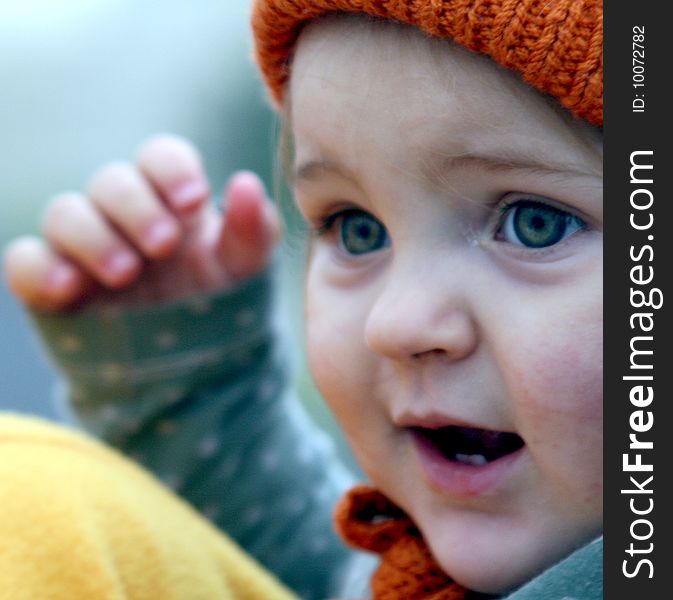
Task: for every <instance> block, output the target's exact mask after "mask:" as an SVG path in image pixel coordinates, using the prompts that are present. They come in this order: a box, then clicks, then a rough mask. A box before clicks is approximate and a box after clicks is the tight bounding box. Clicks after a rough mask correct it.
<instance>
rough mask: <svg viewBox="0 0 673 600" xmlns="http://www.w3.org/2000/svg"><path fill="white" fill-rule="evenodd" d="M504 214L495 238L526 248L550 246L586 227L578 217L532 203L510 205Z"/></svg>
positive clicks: (528, 201)
mask: <svg viewBox="0 0 673 600" xmlns="http://www.w3.org/2000/svg"><path fill="white" fill-rule="evenodd" d="M504 213H505V218H504V220H503V221H502V225H501V226H500V228H499V229H498V231H497V234H496V238H497V239H499V240H501V241H505V242H509V243H511V244H515V245H517V246H525V247H526V248H546V247H548V246H553V245H554V244H558V243H559V242H560V241H561V240H564V239H565V238H567V237H568V236H570V235H572V234H573V233H575V232H576V231H578V230H580V229H583V228H584V227H586V223H585V222H584V221H582V219H580V218H579V217H576V216H575V215H572V214H570V213H568V212H566V211H564V210H560V209H558V208H555V207H553V206H549V205H548V204H544V203H543V202H535V201H533V200H520V201H518V202H514V203H513V204H510V205H509V206H507V207H506V208H505V209H504Z"/></svg>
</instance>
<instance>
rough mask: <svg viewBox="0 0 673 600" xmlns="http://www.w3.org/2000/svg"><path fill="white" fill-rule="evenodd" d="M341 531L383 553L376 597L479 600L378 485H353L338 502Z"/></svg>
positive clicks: (375, 580) (375, 585)
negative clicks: (445, 568) (447, 571)
mask: <svg viewBox="0 0 673 600" xmlns="http://www.w3.org/2000/svg"><path fill="white" fill-rule="evenodd" d="M335 522H336V527H337V531H338V532H339V534H340V535H341V537H342V538H343V539H344V540H345V541H346V542H348V543H349V544H351V545H352V546H355V547H356V548H359V549H361V550H367V551H369V552H375V553H377V554H379V555H380V557H381V563H380V565H379V567H378V569H377V570H376V572H375V573H374V575H373V576H372V580H371V584H372V593H373V600H477V599H478V598H486V596H483V595H482V594H478V593H476V592H471V591H469V590H467V589H466V588H464V587H462V586H461V585H458V584H457V583H455V582H454V581H453V580H452V579H451V578H450V577H448V576H447V575H446V574H445V573H444V572H443V571H442V569H441V567H440V566H439V565H438V564H437V562H436V561H435V559H434V558H433V556H432V554H431V553H430V550H429V549H428V547H427V546H426V544H425V542H424V541H423V538H422V536H421V534H420V532H419V530H418V529H417V528H416V526H415V525H414V524H413V522H412V521H411V519H410V518H409V517H408V516H407V515H406V514H405V513H404V512H403V511H402V510H401V509H400V508H399V507H397V506H396V505H395V504H393V503H392V502H391V501H390V500H388V498H386V496H384V495H383V494H381V493H380V492H379V491H377V490H376V489H374V488H371V487H368V486H364V485H360V486H356V487H355V488H353V489H352V490H351V491H350V492H349V493H348V494H347V495H346V496H344V498H343V499H342V500H341V502H340V503H339V505H338V506H337V510H336V513H335Z"/></svg>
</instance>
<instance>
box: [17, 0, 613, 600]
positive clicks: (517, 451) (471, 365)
mask: <svg viewBox="0 0 673 600" xmlns="http://www.w3.org/2000/svg"><path fill="white" fill-rule="evenodd" d="M351 13H352V14H351ZM363 13H366V14H363ZM253 26H254V28H255V34H256V42H257V57H258V61H259V63H260V66H261V68H262V71H263V74H264V76H265V79H266V82H267V84H268V86H269V88H270V90H271V92H272V95H273V97H274V99H275V101H276V103H277V104H278V106H279V107H280V109H281V111H282V114H283V118H284V119H286V121H287V123H288V125H289V127H290V130H291V136H292V146H293V153H294V154H293V166H292V173H291V175H290V179H291V184H292V188H293V191H294V196H295V200H296V205H297V207H298V209H299V211H300V212H301V214H302V215H303V217H304V218H305V220H306V223H307V225H308V228H309V230H310V242H309V254H308V260H307V268H306V271H307V272H306V287H305V302H306V347H307V354H308V358H309V363H310V368H311V372H312V374H313V376H314V378H315V381H316V383H317V385H318V388H319V389H320V391H321V393H322V395H323V397H324V398H325V400H326V401H327V403H328V404H329V406H330V407H331V409H332V410H333V412H334V413H335V415H336V417H337V419H338V421H339V423H340V424H341V426H342V427H343V431H344V432H345V434H346V437H347V439H348V441H349V442H350V445H351V447H352V449H353V452H354V454H355V456H356V458H357V459H358V462H359V464H360V466H361V467H362V469H363V471H364V472H365V474H366V475H367V477H368V479H369V480H370V482H371V483H372V484H373V486H375V488H376V490H377V491H376V492H372V491H371V490H364V491H361V492H359V495H358V494H356V495H355V496H353V497H351V502H352V504H350V505H347V506H346V508H345V509H344V510H345V511H346V512H345V513H343V511H342V517H343V519H342V522H341V527H342V530H343V531H344V534H345V535H346V536H347V537H349V539H350V538H352V537H357V536H354V535H353V534H352V532H353V528H354V523H355V525H359V524H362V523H361V521H367V522H368V523H365V524H364V525H363V526H365V527H366V526H369V527H370V528H371V532H372V535H374V536H376V535H377V531H378V532H379V533H380V529H377V527H378V526H379V525H380V524H381V523H380V521H381V519H384V524H386V523H388V524H389V523H395V522H402V523H404V524H405V526H404V527H405V529H404V531H403V532H402V533H399V532H398V533H396V534H395V536H393V537H396V539H395V541H396V542H400V543H406V542H407V541H408V539H409V532H410V531H411V532H412V533H411V538H413V540H414V543H415V544H416V547H417V551H414V552H417V553H416V554H414V556H419V557H420V556H425V557H426V559H427V565H426V567H427V568H424V570H422V571H421V575H420V580H421V584H420V588H419V589H418V590H415V591H414V592H413V594H416V593H418V594H419V595H417V596H416V595H412V592H410V591H409V590H410V589H411V588H408V587H404V586H406V585H408V584H407V583H403V584H400V583H399V581H401V579H400V578H399V577H397V576H396V575H394V574H391V571H390V569H392V567H391V566H390V564H387V561H388V559H389V558H390V556H389V551H390V549H391V548H392V547H393V546H394V545H391V544H389V543H387V542H386V543H385V544H382V543H379V542H380V541H381V540H380V539H379V541H378V542H376V541H374V542H372V541H371V539H369V540H368V541H365V542H362V544H361V545H363V546H365V547H367V548H370V549H373V550H375V551H379V552H381V553H382V554H383V566H382V567H381V568H380V569H379V571H378V572H377V574H376V575H375V577H374V580H373V591H374V594H375V596H376V597H380V598H414V597H418V598H422V597H428V598H437V599H439V598H469V597H470V596H471V595H472V596H473V597H474V595H475V594H486V595H498V596H500V595H504V594H509V595H508V596H507V597H511V598H513V599H514V598H517V599H518V598H541V597H545V598H546V597H549V598H557V597H558V598H559V599H560V598H563V597H575V596H576V595H577V596H578V597H581V598H586V599H587V600H588V599H598V598H600V597H601V596H602V592H601V589H602V588H601V586H600V581H599V578H600V566H599V564H600V554H592V552H593V553H595V552H600V546H597V545H596V543H592V542H593V540H595V539H596V538H599V537H600V535H601V531H602V402H603V396H602V362H601V360H602V133H601V130H600V129H599V127H600V125H602V79H601V78H602V62H601V60H602V59H601V47H600V44H601V41H602V33H601V32H602V9H601V8H600V4H599V3H597V2H591V1H588V0H587V1H575V2H572V1H566V2H561V1H559V2H551V3H546V4H544V5H543V4H540V3H538V2H535V1H533V0H522V1H519V2H515V3H513V4H512V3H509V4H505V3H503V4H502V5H500V4H499V3H488V4H483V3H472V4H470V3H455V2H439V3H438V2H434V1H430V0H425V1H421V2H408V1H407V2H405V1H402V0H399V1H393V2H376V1H368V2H356V1H355V0H340V1H338V2H335V1H332V2H328V1H325V0H323V1H320V0H313V1H311V0H300V1H295V2H289V1H287V0H259V1H258V2H256V4H255V7H254V13H253ZM297 38H298V39H297ZM438 38H452V39H453V41H452V40H451V39H438ZM472 50H476V51H478V52H479V53H481V54H479V53H475V52H472ZM483 54H486V55H488V56H484V55H483ZM503 67H507V68H503ZM522 76H523V79H522ZM524 79H525V81H524ZM207 196H208V186H207V183H206V180H205V176H204V175H203V173H202V171H201V169H200V165H199V160H198V156H197V155H196V153H195V151H194V150H193V149H192V148H191V147H190V146H188V145H186V144H185V143H184V142H182V141H180V140H176V139H174V138H165V137H164V138H158V139H155V140H153V141H151V142H149V143H148V144H147V145H145V147H144V149H143V150H142V151H141V153H140V158H139V160H138V162H137V163H136V164H135V165H121V166H120V165H116V166H113V167H108V168H106V169H104V170H103V171H102V172H101V173H99V175H97V176H96V177H95V178H94V180H93V183H92V186H91V187H90V189H89V192H88V195H86V196H85V195H70V196H67V197H61V199H60V200H59V201H57V202H56V203H55V204H54V205H52V209H51V210H50V211H49V212H48V215H47V218H46V222H45V223H46V226H45V241H40V240H23V241H19V242H18V243H16V244H15V245H14V246H13V247H12V248H10V251H9V253H8V257H7V271H8V277H9V281H10V284H11V285H12V287H13V289H14V290H15V291H16V293H17V294H18V295H19V296H20V297H21V298H23V299H24V300H25V301H26V302H27V303H28V304H29V305H30V306H32V307H34V308H37V309H49V310H62V309H65V308H69V307H72V306H74V305H79V304H82V303H87V302H89V303H90V302H92V301H93V300H92V299H96V301H97V302H104V303H106V304H110V303H118V304H128V303H131V302H145V303H147V302H148V301H149V302H156V301H160V300H162V301H164V300H174V299H176V298H177V297H180V296H184V295H185V294H186V293H193V292H195V291H210V290H213V289H217V288H221V287H231V286H235V285H245V281H246V278H248V277H249V276H251V275H253V274H255V273H258V272H259V271H260V270H261V269H262V268H263V267H264V265H265V264H266V262H267V260H268V256H269V253H270V250H271V248H272V246H273V241H274V239H275V236H276V232H277V229H278V227H277V221H276V217H275V213H274V211H273V209H272V208H271V205H270V204H269V203H268V202H267V201H266V200H265V198H264V193H263V190H262V188H261V186H260V184H259V182H258V181H257V180H256V179H255V178H254V177H253V176H252V175H250V174H240V175H239V176H237V177H236V178H234V180H233V181H232V183H231V185H230V188H229V191H228V203H227V211H226V213H225V216H224V218H221V217H219V216H217V215H215V214H212V213H211V212H210V211H209V210H208V209H206V208H204V201H205V199H206V197H207ZM195 265H196V267H195ZM241 281H242V282H243V283H239V282H241ZM171 282H175V285H169V284H170V283H171ZM128 286H130V287H129V288H128V289H129V290H130V291H129V292H128V293H127V295H126V296H124V295H121V296H120V291H119V290H122V291H123V290H125V289H127V287H128ZM111 290H115V291H111ZM249 476H250V477H253V476H254V475H249ZM353 503H354V504H353ZM358 503H363V504H358ZM353 506H356V507H359V508H357V509H353ZM349 510H350V511H351V512H348V511H349ZM344 515H345V516H344ZM363 515H365V516H363ZM365 517H366V518H365ZM415 527H417V528H418V533H414V532H415ZM384 533H385V532H384ZM365 537H367V536H365ZM370 537H371V536H370ZM355 541H356V543H357V540H355ZM426 544H427V550H429V554H427V555H426V554H424V552H426V546H425V545H426ZM397 548H398V549H399V548H401V546H400V545H399V544H398V545H397ZM597 548H598V550H596V549H597ZM403 553H404V554H405V556H407V555H408V554H406V550H405V551H404V552H403ZM568 557H570V558H568ZM587 557H588V558H587ZM564 559H565V562H564ZM419 561H420V558H419ZM389 562H390V561H388V563H389ZM587 563H589V564H587ZM417 564H420V563H419V562H418V561H417ZM386 569H387V570H386ZM440 571H441V572H442V573H443V574H444V575H441V574H438V573H439V572H440ZM568 573H573V576H572V577H569V575H568ZM444 576H446V579H444ZM396 577H397V578H396ZM438 577H439V583H437V578H438ZM402 580H403V578H402ZM452 581H455V582H457V584H460V585H455V584H453V583H452ZM435 584H436V587H434V588H433V587H432V586H433V585H435ZM400 585H402V587H400ZM423 588H425V589H427V590H428V595H427V596H423V595H422V593H423V592H422V589H423ZM396 590H397V591H396ZM430 590H432V591H430ZM582 590H583V591H582ZM556 592H557V595H551V594H553V593H556ZM396 593H397V595H395V594H396ZM543 593H545V594H549V595H548V596H543V595H542V594H543ZM580 593H583V594H585V595H583V596H579V594H580ZM430 594H439V595H430ZM441 594H444V595H441ZM452 594H453V595H452Z"/></svg>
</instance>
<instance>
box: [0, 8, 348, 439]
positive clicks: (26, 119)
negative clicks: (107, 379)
mask: <svg viewBox="0 0 673 600" xmlns="http://www.w3.org/2000/svg"><path fill="white" fill-rule="evenodd" d="M249 8H250V7H249V0H161V1H159V0H0V244H2V246H4V245H5V244H6V243H7V242H8V241H9V240H10V239H11V238H13V237H15V236H17V235H19V234H25V233H35V232H37V231H38V229H39V215H40V213H41V211H42V209H43V207H44V206H45V204H46V203H47V201H48V200H49V198H50V197H52V196H53V195H54V194H56V193H57V192H60V191H65V190H69V189H82V188H83V186H84V185H85V183H86V181H87V179H88V177H89V176H90V175H91V174H92V172H93V171H94V169H95V168H96V167H98V166H100V165H101V164H103V163H105V162H107V161H109V160H117V159H130V158H132V157H133V156H134V153H135V151H136V149H137V147H138V145H139V143H140V142H141V141H142V140H143V139H144V138H145V137H147V136H148V135H151V134H154V133H158V132H163V131H170V132H173V133H178V134H181V135H183V136H185V137H187V138H189V139H191V140H192V141H193V142H194V143H195V144H196V145H197V147H199V148H200V150H201V151H202V153H203V155H204V159H205V163H206V168H207V170H208V173H209V175H210V177H211V182H212V183H213V189H214V190H216V191H218V192H219V190H221V189H222V187H223V185H224V183H225V181H226V180H227V178H228V177H229V175H230V174H231V173H232V172H233V171H234V170H236V169H241V168H244V169H252V170H255V171H256V172H258V173H259V174H260V175H261V176H262V178H263V179H264V180H265V182H266V184H267V188H268V189H269V190H273V189H274V188H277V185H274V173H273V166H274V157H275V154H276V149H275V146H276V143H277V142H276V138H277V130H278V125H277V123H276V121H275V117H274V116H273V115H272V113H271V111H270V109H269V108H268V104H267V102H266V97H265V93H264V90H263V89H262V86H261V83H260V81H259V78H258V75H257V72H256V68H255V66H254V64H253V61H252V58H251V56H252V49H251V48H252V45H251V40H250V32H249V24H248V22H249ZM300 254H301V253H300V252H297V251H296V250H294V251H292V252H287V251H286V252H285V261H284V265H285V267H284V268H285V270H286V271H287V273H285V277H284V281H285V290H284V294H283V297H284V298H285V299H287V300H288V302H287V303H286V304H287V305H288V306H289V309H288V314H289V317H290V319H291V322H292V323H293V327H294V328H295V330H296V332H297V333H298V334H300V333H301V317H300V315H301V307H300V306H299V303H300V298H301V293H300V289H301V263H302V257H301V255H300ZM0 318H1V322H2V335H1V336H0V385H1V389H2V394H0V410H4V411H7V410H12V411H21V412H28V413H33V414H39V415H43V416H46V417H48V418H51V419H55V420H58V419H59V415H58V414H57V412H56V410H55V408H54V405H53V403H52V399H51V398H52V386H53V384H54V381H55V375H54V373H53V371H52V370H51V368H50V366H49V364H48V362H47V359H46V357H45V355H44V354H43V353H42V351H41V349H40V347H39V342H38V340H37V339H36V338H35V337H34V335H33V334H32V332H31V328H30V324H29V320H28V318H27V316H26V315H25V314H24V312H23V311H22V309H21V307H20V306H19V305H18V303H17V302H16V301H15V300H14V299H13V298H12V296H11V295H10V294H9V292H8V290H7V288H6V285H5V283H4V278H3V282H2V285H1V288H0ZM295 363H296V366H297V369H296V371H297V376H296V377H297V382H298V385H299V386H300V389H301V390H302V396H303V397H304V399H305V400H306V402H307V405H308V407H309V409H310V411H311V412H312V413H313V415H314V416H315V417H316V418H317V419H318V421H319V422H321V423H322V424H323V425H324V426H325V427H326V428H328V429H329V430H330V431H331V432H332V433H334V426H333V423H332V421H331V417H330V415H329V413H328V411H327V409H325V407H324V405H323V404H322V402H321V401H320V400H319V399H318V398H317V395H316V393H315V391H314V389H313V388H312V386H311V383H310V381H309V378H308V376H307V374H306V370H305V367H304V360H303V357H302V356H301V355H300V356H299V358H298V359H297V360H296V361H295ZM337 441H338V442H339V445H340V446H342V447H343V444H342V442H341V440H339V439H337Z"/></svg>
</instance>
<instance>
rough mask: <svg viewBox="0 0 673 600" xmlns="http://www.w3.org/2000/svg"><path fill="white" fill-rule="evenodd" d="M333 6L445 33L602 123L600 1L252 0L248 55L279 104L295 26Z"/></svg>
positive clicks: (335, 9) (436, 33) (443, 35)
mask: <svg viewBox="0 0 673 600" xmlns="http://www.w3.org/2000/svg"><path fill="white" fill-rule="evenodd" d="M333 12H351V13H352V12H357V13H366V14H368V15H371V16H375V17H383V18H389V19H394V20H396V21H400V22H402V23H408V24H410V25H414V26H415V27H418V28H419V29H421V30H422V31H424V32H426V33H428V34H430V35H433V36H435V37H439V38H447V37H448V38H451V39H453V40H454V41H455V42H456V43H458V44H460V45H462V46H464V47H465V48H468V49H469V50H473V51H475V52H481V53H484V54H487V55H488V56H490V57H491V58H492V59H493V60H495V61H496V62H498V63H499V64H501V65H502V66H504V67H506V68H509V69H513V70H515V71H518V72H519V73H520V74H521V75H522V76H523V78H524V79H525V80H526V81H527V82H528V83H529V84H531V85H532V86H533V87H535V88H536V89H537V90H539V91H540V92H542V93H544V94H550V95H551V96H554V97H555V98H557V99H558V100H559V102H560V103H561V104H562V105H563V106H565V107H566V108H568V109H570V110H571V111H572V112H573V113H574V114H575V115H576V116H578V117H580V118H582V119H586V120H587V121H589V122H590V123H592V124H593V125H603V3H602V0H254V7H253V14H252V27H253V33H254V36H255V44H256V48H255V53H256V59H257V62H258V64H259V66H260V68H261V70H262V75H263V76H264V79H265V81H266V84H267V85H268V87H269V89H270V92H271V96H272V98H273V100H274V101H275V102H276V103H278V104H279V105H281V104H282V102H283V95H284V91H285V84H286V83H287V80H288V76H289V64H290V61H291V57H292V52H293V48H294V45H295V42H296V41H297V37H298V36H299V32H300V31H301V28H302V26H303V25H304V24H305V23H306V22H307V21H310V20H312V19H315V18H316V17H320V16H322V15H325V14H327V13H333Z"/></svg>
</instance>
